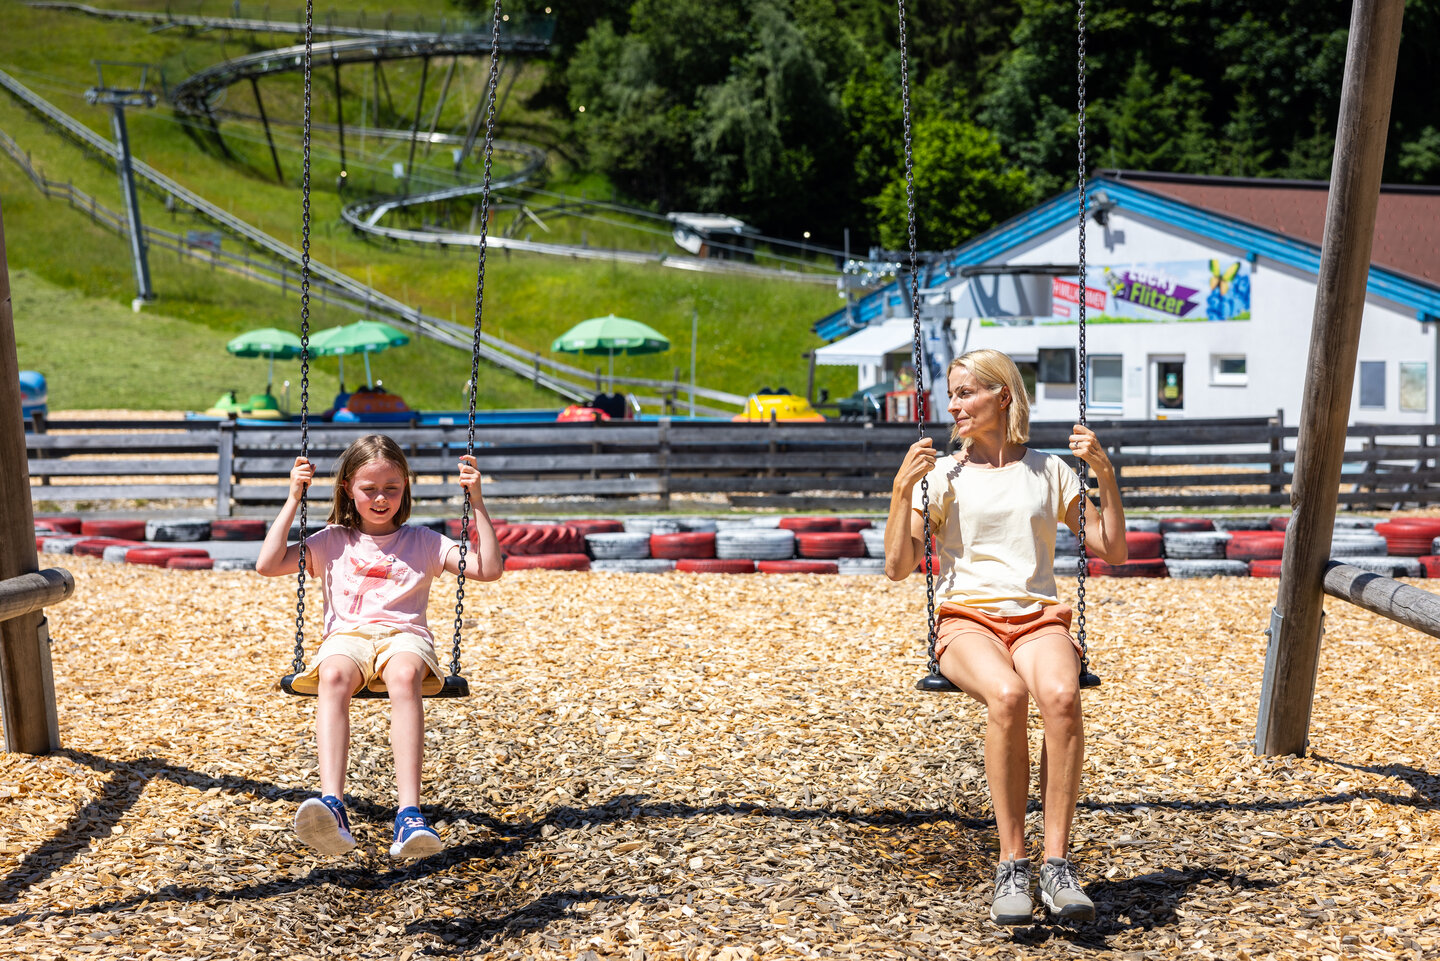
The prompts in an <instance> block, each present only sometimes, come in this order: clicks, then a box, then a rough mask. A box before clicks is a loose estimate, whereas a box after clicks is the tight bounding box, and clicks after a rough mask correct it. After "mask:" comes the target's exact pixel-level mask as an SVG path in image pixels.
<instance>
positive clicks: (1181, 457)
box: [1067, 450, 1295, 467]
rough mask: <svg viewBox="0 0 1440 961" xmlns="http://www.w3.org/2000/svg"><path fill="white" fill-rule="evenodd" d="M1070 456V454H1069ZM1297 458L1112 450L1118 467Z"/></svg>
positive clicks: (1278, 463) (1270, 462)
mask: <svg viewBox="0 0 1440 961" xmlns="http://www.w3.org/2000/svg"><path fill="white" fill-rule="evenodd" d="M1067 456H1068V455H1067ZM1294 459H1295V453H1294V451H1284V452H1282V453H1272V452H1271V451H1268V450H1263V451H1254V452H1251V453H1234V454H1218V453H1208V452H1207V453H1198V452H1197V453H1190V454H1126V453H1123V452H1111V454H1110V463H1112V464H1114V465H1115V466H1116V467H1171V466H1175V465H1179V466H1182V467H1186V466H1190V465H1192V464H1194V465H1201V464H1214V465H1217V466H1219V465H1224V464H1239V465H1241V466H1250V465H1254V466H1256V467H1260V466H1265V465H1268V466H1271V467H1278V466H1283V465H1285V464H1288V463H1290V462H1291V461H1293V460H1294Z"/></svg>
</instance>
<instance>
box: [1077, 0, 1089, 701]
mask: <svg viewBox="0 0 1440 961" xmlns="http://www.w3.org/2000/svg"><path fill="white" fill-rule="evenodd" d="M1076 42H1077V45H1078V63H1077V70H1078V76H1077V82H1076V89H1077V91H1078V102H1077V110H1076V115H1077V118H1078V130H1077V145H1078V149H1077V153H1078V161H1077V165H1076V183H1077V185H1078V190H1077V192H1078V194H1079V202H1080V298H1079V300H1080V304H1079V307H1080V313H1079V337H1078V342H1079V351H1078V356H1077V357H1076V362H1077V364H1078V365H1079V368H1080V369H1079V371H1078V375H1077V382H1076V387H1077V388H1078V389H1079V394H1080V424H1081V426H1084V425H1085V394H1086V390H1087V389H1088V383H1087V381H1088V377H1087V376H1086V375H1087V371H1086V369H1085V366H1086V361H1085V307H1086V304H1085V298H1086V293H1087V291H1086V287H1085V219H1086V218H1085V215H1086V213H1087V210H1086V208H1087V207H1088V206H1089V203H1088V198H1087V197H1086V180H1085V173H1086V172H1085V0H1076ZM1075 473H1076V476H1078V477H1079V479H1080V559H1079V561H1078V563H1077V564H1076V567H1075V578H1076V583H1075V597H1076V601H1075V640H1076V642H1077V643H1079V645H1080V673H1081V674H1082V675H1084V674H1087V673H1089V671H1090V654H1089V652H1088V651H1087V650H1086V647H1085V575H1086V574H1087V573H1089V571H1088V568H1089V560H1088V554H1087V552H1086V550H1085V508H1086V505H1087V504H1088V503H1089V501H1090V495H1089V491H1088V490H1087V487H1088V485H1089V483H1090V472H1089V465H1087V464H1086V463H1085V461H1083V460H1081V461H1080V463H1079V464H1078V465H1077V466H1076V468H1075Z"/></svg>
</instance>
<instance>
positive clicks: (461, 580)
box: [450, 0, 500, 674]
mask: <svg viewBox="0 0 1440 961" xmlns="http://www.w3.org/2000/svg"><path fill="white" fill-rule="evenodd" d="M499 81H500V0H495V13H494V18H493V21H492V23H491V26H490V77H489V83H488V85H487V92H486V96H487V97H488V98H489V100H488V103H489V107H488V111H487V114H486V118H485V177H484V181H483V186H482V188H481V190H480V255H479V264H478V265H477V267H476V278H475V337H474V342H473V343H472V345H471V351H470V410H469V418H468V420H467V422H466V423H467V433H466V440H465V453H466V455H468V456H471V457H473V456H475V394H476V393H477V392H478V391H479V389H480V324H481V317H482V315H483V314H484V305H485V245H486V241H487V238H488V236H489V232H490V172H491V162H492V158H493V157H494V153H495V92H496V88H497V87H498V85H499ZM469 546H470V492H469V491H466V492H465V498H464V504H463V505H462V507H461V509H460V564H459V568H460V570H459V575H458V576H457V578H456V583H455V638H454V643H453V645H452V646H451V650H450V673H451V674H459V673H460V630H461V627H462V626H463V625H464V621H465V552H466V551H467V549H468V548H469Z"/></svg>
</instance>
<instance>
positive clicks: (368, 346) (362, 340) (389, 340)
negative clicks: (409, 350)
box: [310, 320, 410, 386]
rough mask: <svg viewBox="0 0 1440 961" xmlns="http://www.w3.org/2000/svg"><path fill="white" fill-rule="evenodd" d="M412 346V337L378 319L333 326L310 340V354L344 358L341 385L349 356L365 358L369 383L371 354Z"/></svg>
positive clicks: (369, 381)
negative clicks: (362, 356)
mask: <svg viewBox="0 0 1440 961" xmlns="http://www.w3.org/2000/svg"><path fill="white" fill-rule="evenodd" d="M408 343H410V337H409V335H407V334H402V333H401V332H400V331H398V330H396V329H395V328H394V327H391V326H390V325H389V324H382V323H380V322H379V321H375V320H357V321H356V322H355V323H353V324H346V325H345V326H344V327H330V328H327V329H325V330H322V331H319V332H318V333H315V334H312V335H311V337H310V353H312V354H314V355H315V356H316V357H339V358H340V382H341V385H342V386H343V385H344V382H345V355H346V354H363V355H364V356H365V383H366V384H369V383H371V379H370V355H371V354H376V353H379V352H380V351H382V350H389V349H390V348H391V347H400V346H402V345H404V344H408Z"/></svg>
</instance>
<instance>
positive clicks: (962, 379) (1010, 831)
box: [885, 350, 1128, 925]
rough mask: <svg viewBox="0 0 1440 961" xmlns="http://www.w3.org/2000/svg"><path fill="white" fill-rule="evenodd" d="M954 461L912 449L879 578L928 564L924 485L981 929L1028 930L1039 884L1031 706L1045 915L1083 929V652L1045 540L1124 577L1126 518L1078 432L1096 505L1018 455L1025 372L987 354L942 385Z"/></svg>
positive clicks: (1102, 458) (1067, 476)
mask: <svg viewBox="0 0 1440 961" xmlns="http://www.w3.org/2000/svg"><path fill="white" fill-rule="evenodd" d="M946 380H947V386H948V389H949V398H950V400H949V405H948V409H949V412H950V415H951V416H952V417H953V418H954V419H955V426H954V428H953V430H952V432H951V438H952V440H953V441H954V442H956V443H957V444H958V445H959V450H958V453H957V454H955V455H946V456H943V457H941V456H937V451H936V450H935V446H934V444H933V442H932V441H931V440H930V438H928V437H926V438H922V439H921V440H919V441H917V442H916V443H915V444H913V445H911V447H910V449H909V451H907V452H906V454H905V459H904V461H903V462H902V463H901V465H900V470H899V472H898V473H897V474H896V475H895V483H894V486H893V488H892V491H891V495H890V516H889V520H888V522H887V525H886V528H885V573H886V575H887V576H888V577H889V578H890V579H891V580H895V581H898V580H902V579H904V578H905V577H907V576H909V574H910V573H911V572H912V571H914V570H915V569H916V567H917V566H918V565H919V564H920V563H921V561H922V560H923V559H924V557H925V543H924V539H925V518H924V513H923V506H922V497H921V486H920V480H921V478H928V485H927V486H928V492H929V498H928V499H929V512H930V529H931V532H932V533H933V535H934V536H935V542H936V547H937V560H938V578H937V583H936V599H937V602H939V606H938V607H937V609H936V612H935V613H936V638H935V656H936V658H937V659H938V662H939V666H940V672H941V673H942V674H943V675H944V676H945V677H946V678H947V679H948V680H949V681H950V682H951V683H952V684H954V685H955V686H956V687H958V688H960V689H961V690H962V691H964V692H965V693H966V694H969V695H970V696H971V697H973V698H974V699H975V700H977V701H979V702H980V703H981V704H983V705H984V706H985V712H986V719H985V779H986V781H987V783H988V785H989V788H990V800H991V804H992V806H993V807H994V810H995V826H996V829H997V831H998V833H999V849H1000V850H999V861H1000V863H999V865H998V867H997V868H996V871H995V892H994V896H993V898H992V901H991V907H990V918H991V920H993V921H995V922H997V923H999V924H1012V925H1013V924H1029V923H1030V922H1031V919H1032V912H1033V904H1032V902H1031V899H1030V886H1031V882H1032V879H1033V876H1032V872H1031V866H1030V859H1029V856H1028V854H1027V850H1026V846H1025V806H1026V802H1027V800H1028V796H1029V788H1030V745H1029V736H1028V730H1027V725H1028V721H1029V709H1030V701H1031V699H1034V701H1035V706H1036V708H1037V709H1038V710H1039V713H1040V719H1041V721H1042V723H1043V725H1044V743H1043V747H1042V748H1041V751H1040V804H1041V809H1042V811H1043V812H1044V825H1045V835H1044V848H1043V858H1042V861H1041V865H1040V872H1039V887H1040V897H1041V900H1042V901H1043V902H1044V904H1045V907H1046V908H1047V909H1048V910H1049V911H1050V912H1051V913H1052V914H1054V915H1056V916H1057V917H1060V918H1062V919H1065V920H1074V921H1088V920H1091V919H1093V918H1094V917H1095V905H1094V903H1093V902H1091V900H1090V898H1089V897H1088V896H1086V894H1085V892H1084V890H1083V889H1082V888H1081V886H1080V881H1079V879H1078V877H1077V876H1076V873H1075V868H1074V865H1072V864H1071V862H1070V860H1069V848H1070V827H1071V824H1072V822H1073V821H1074V818H1075V806H1076V802H1077V801H1078V799H1079V796H1080V770H1081V767H1082V765H1083V763H1084V760H1085V732H1084V721H1083V719H1082V717H1081V711H1080V687H1079V675H1080V647H1079V645H1078V644H1077V643H1076V642H1075V640H1074V638H1073V637H1071V635H1070V616H1071V610H1070V607H1069V606H1068V605H1065V604H1062V603H1060V600H1059V598H1058V596H1057V591H1056V586H1055V571H1054V558H1055V531H1056V527H1057V523H1058V522H1063V523H1064V524H1065V525H1066V526H1067V527H1069V528H1070V529H1071V530H1072V531H1076V532H1077V533H1078V531H1079V528H1080V511H1081V510H1084V511H1085V530H1086V548H1087V549H1088V550H1089V552H1090V553H1091V554H1093V555H1095V556H1096V557H1099V558H1102V559H1103V560H1105V561H1107V562H1109V563H1111V564H1122V563H1124V562H1125V559H1126V557H1127V556H1128V554H1127V551H1126V547H1125V513H1124V509H1123V507H1122V506H1121V503H1120V489H1119V487H1118V486H1117V485H1116V482H1115V470H1114V467H1113V466H1112V465H1111V463H1110V458H1109V457H1108V456H1107V455H1106V453H1105V448H1104V447H1102V446H1101V444H1100V442H1099V440H1098V439H1097V438H1096V436H1095V434H1094V432H1093V431H1091V430H1089V429H1088V428H1086V427H1083V426H1081V425H1079V424H1076V425H1075V426H1074V428H1073V430H1072V433H1071V434H1070V444H1069V446H1070V453H1071V454H1073V455H1074V456H1076V457H1078V458H1080V459H1081V460H1083V461H1085V463H1087V464H1088V465H1089V466H1090V469H1091V470H1093V471H1094V472H1095V478H1096V482H1097V488H1098V492H1099V495H1100V504H1099V506H1098V507H1096V505H1095V504H1093V503H1092V502H1091V500H1090V499H1089V498H1088V497H1082V496H1081V491H1080V480H1079V478H1078V477H1077V476H1076V474H1075V471H1074V470H1072V469H1071V468H1070V467H1069V466H1068V465H1067V464H1066V463H1065V462H1064V461H1063V460H1062V459H1061V458H1059V457H1057V456H1055V455H1053V454H1045V453H1042V452H1040V451H1037V450H1033V449H1031V448H1028V447H1026V446H1025V444H1026V442H1027V441H1028V440H1029V437H1030V403H1029V400H1028V398H1027V396H1026V393H1025V387H1024V383H1023V381H1022V380H1021V378H1020V371H1019V370H1018V369H1017V368H1016V367H1015V364H1014V362H1013V361H1012V360H1011V359H1010V358H1009V357H1007V356H1006V355H1005V354H1003V353H1001V352H999V351H997V350H974V351H971V352H969V353H967V354H965V355H964V356H963V357H960V358H958V359H956V360H955V361H954V362H953V363H951V365H950V369H949V371H947V376H946Z"/></svg>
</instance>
